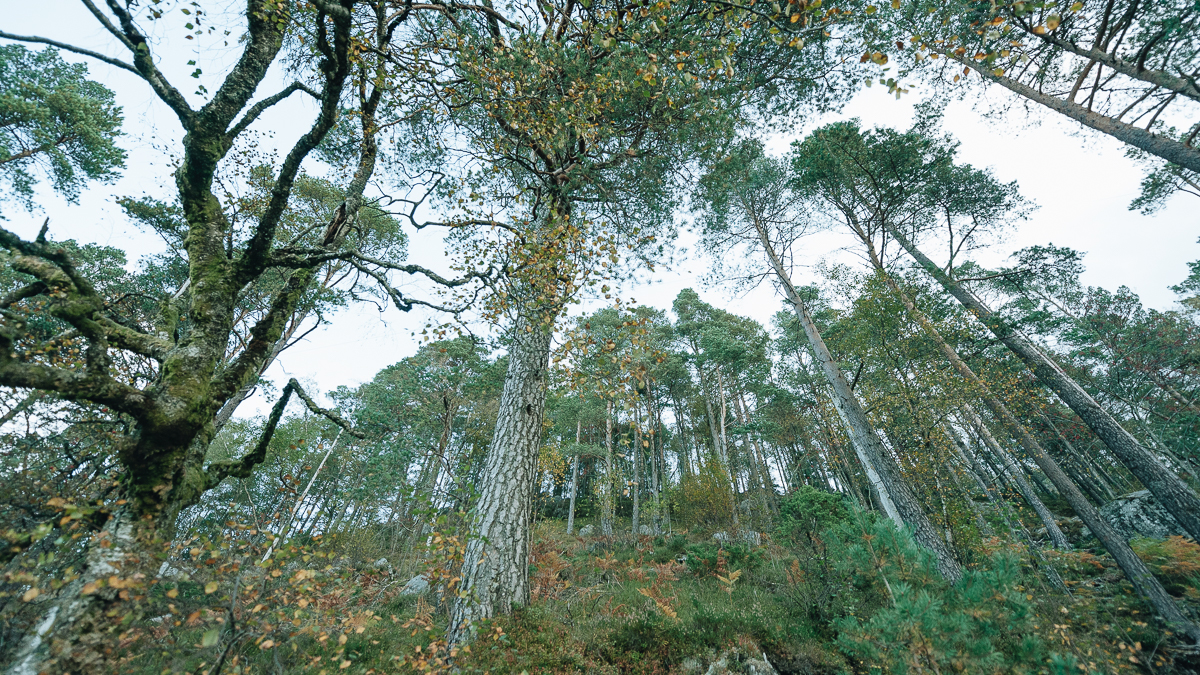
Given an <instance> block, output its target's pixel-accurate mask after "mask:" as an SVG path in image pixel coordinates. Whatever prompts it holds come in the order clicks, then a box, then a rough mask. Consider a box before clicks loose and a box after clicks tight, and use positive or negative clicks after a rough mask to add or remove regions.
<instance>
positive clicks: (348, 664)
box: [338, 661, 350, 670]
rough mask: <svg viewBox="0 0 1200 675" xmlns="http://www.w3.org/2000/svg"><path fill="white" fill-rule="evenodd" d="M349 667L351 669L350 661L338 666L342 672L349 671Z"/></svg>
mask: <svg viewBox="0 0 1200 675" xmlns="http://www.w3.org/2000/svg"><path fill="white" fill-rule="evenodd" d="M349 667H350V662H349V661H342V665H340V666H338V668H339V669H340V670H345V669H347V668H349Z"/></svg>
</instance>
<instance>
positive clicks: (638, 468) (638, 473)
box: [630, 405, 645, 538]
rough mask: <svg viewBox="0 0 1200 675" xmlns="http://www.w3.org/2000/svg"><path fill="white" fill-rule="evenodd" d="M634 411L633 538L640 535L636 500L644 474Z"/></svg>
mask: <svg viewBox="0 0 1200 675" xmlns="http://www.w3.org/2000/svg"><path fill="white" fill-rule="evenodd" d="M636 411H637V406H636V405H635V406H634V418H633V485H632V486H631V488H632V490H633V523H632V526H633V527H632V529H631V530H630V534H632V535H633V536H634V537H635V538H636V537H637V536H638V535H639V534H641V532H640V530H638V526H639V525H640V520H641V509H640V508H639V507H640V506H641V501H640V500H639V499H638V496H639V495H640V494H641V492H642V475H643V474H644V473H645V472H644V471H643V470H642V469H643V467H642V424H641V421H640V420H639V419H638V417H640V415H638V414H637V413H636Z"/></svg>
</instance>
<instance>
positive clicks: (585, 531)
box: [579, 525, 596, 537]
mask: <svg viewBox="0 0 1200 675" xmlns="http://www.w3.org/2000/svg"><path fill="white" fill-rule="evenodd" d="M595 533H596V527H595V526H594V525H584V526H583V527H581V528H579V536H581V537H590V536H592V535H593V534H595Z"/></svg>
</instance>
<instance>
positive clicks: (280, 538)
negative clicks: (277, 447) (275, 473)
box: [262, 427, 342, 562]
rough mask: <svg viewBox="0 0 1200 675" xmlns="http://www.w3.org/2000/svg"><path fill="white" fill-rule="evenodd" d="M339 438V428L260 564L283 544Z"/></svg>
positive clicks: (340, 434)
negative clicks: (297, 513)
mask: <svg viewBox="0 0 1200 675" xmlns="http://www.w3.org/2000/svg"><path fill="white" fill-rule="evenodd" d="M341 438H342V429H341V428H340V427H339V428H338V432H337V436H334V437H333V442H332V443H330V444H329V449H328V450H326V451H325V455H324V456H323V457H321V463H320V464H318V465H317V468H316V469H314V470H313V474H312V477H311V478H309V479H308V485H305V486H304V492H301V493H300V497H298V498H297V499H296V504H295V505H294V506H292V510H291V513H289V514H288V519H287V522H285V523H284V524H283V527H282V528H281V529H280V530H279V535H278V536H276V537H275V539H273V540H272V541H271V545H270V546H268V547H267V552H266V554H265V555H264V556H263V559H262V562H266V561H267V559H268V558H270V557H271V553H273V552H274V551H275V548H276V547H277V546H278V545H279V544H281V543H283V539H284V537H287V535H288V530H289V529H290V528H291V526H292V521H293V520H295V519H296V512H297V511H299V510H300V505H301V504H303V503H304V500H305V499H307V498H308V491H309V490H311V489H312V486H313V483H315V482H317V476H319V475H321V469H323V468H324V467H325V462H326V461H327V460H328V459H329V456H330V455H332V454H333V449H334V448H336V447H337V444H338V441H339V440H341Z"/></svg>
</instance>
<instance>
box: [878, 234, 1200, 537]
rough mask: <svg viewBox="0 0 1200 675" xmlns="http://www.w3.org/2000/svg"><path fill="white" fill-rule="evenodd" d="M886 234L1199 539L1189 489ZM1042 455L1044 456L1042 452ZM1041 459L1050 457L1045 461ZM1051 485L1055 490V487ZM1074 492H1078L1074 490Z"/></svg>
mask: <svg viewBox="0 0 1200 675" xmlns="http://www.w3.org/2000/svg"><path fill="white" fill-rule="evenodd" d="M888 232H889V233H890V234H891V235H892V237H893V238H895V239H896V241H897V242H899V244H900V245H901V246H903V247H904V249H905V250H906V251H908V253H909V255H911V256H912V257H913V258H914V259H916V261H917V262H918V263H919V264H920V265H921V267H923V268H924V269H925V270H926V271H927V272H928V273H929V274H930V275H932V276H933V277H934V278H935V279H937V281H938V283H940V284H941V285H942V287H943V288H945V289H946V291H948V292H949V293H950V294H951V295H953V296H954V297H955V299H957V300H958V301H959V302H960V303H962V305H963V307H966V308H967V309H968V310H969V311H971V312H972V313H974V314H975V316H976V317H977V318H978V319H979V320H980V321H982V322H983V323H984V325H986V326H987V327H988V329H989V330H991V331H992V333H993V334H995V336H996V337H997V338H999V339H1000V341H1001V342H1003V343H1004V344H1005V346H1007V347H1008V348H1009V349H1010V350H1011V351H1012V352H1013V353H1014V354H1016V355H1017V356H1018V357H1020V359H1021V360H1022V361H1024V362H1025V365H1027V366H1028V367H1029V368H1030V370H1032V371H1033V373H1034V374H1035V375H1037V377H1038V379H1039V380H1041V381H1042V382H1043V383H1045V384H1046V385H1047V386H1049V387H1050V388H1051V389H1052V390H1053V391H1054V392H1055V393H1056V394H1058V397H1059V398H1060V399H1062V401H1063V402H1064V403H1066V404H1067V405H1068V406H1069V407H1070V408H1071V409H1072V410H1074V411H1075V414H1076V415H1079V418H1080V419H1082V420H1083V422H1084V423H1085V424H1087V425H1088V427H1090V428H1091V429H1092V431H1093V432H1095V434H1096V435H1097V436H1098V437H1100V440H1101V441H1103V442H1104V444H1105V445H1107V446H1108V448H1109V449H1110V450H1112V452H1113V454H1114V455H1116V456H1117V457H1118V458H1119V459H1120V460H1121V462H1122V463H1123V464H1124V465H1125V466H1126V467H1128V469H1129V470H1130V472H1132V473H1133V475H1134V476H1137V478H1138V480H1140V481H1141V482H1142V484H1143V485H1145V486H1146V489H1148V490H1150V492H1151V493H1152V494H1153V495H1154V496H1155V498H1156V499H1158V501H1159V503H1160V504H1162V505H1163V507H1164V508H1166V509H1167V510H1168V511H1170V512H1171V515H1173V516H1175V519H1176V520H1178V521H1179V524H1180V525H1182V526H1183V527H1184V529H1185V530H1187V532H1188V534H1190V535H1191V536H1192V538H1193V539H1200V499H1197V497H1196V494H1195V493H1194V492H1192V490H1191V488H1189V487H1188V485H1187V483H1185V482H1183V480H1182V479H1180V478H1179V476H1177V475H1175V474H1174V473H1172V472H1171V471H1170V470H1168V469H1167V468H1166V467H1165V466H1163V465H1162V463H1161V462H1159V461H1158V459H1157V458H1156V457H1154V455H1152V454H1151V453H1150V452H1149V451H1148V450H1146V448H1144V447H1142V445H1141V444H1140V443H1138V442H1137V439H1135V438H1134V437H1133V436H1132V435H1131V434H1130V433H1129V432H1128V431H1126V430H1125V429H1124V428H1123V427H1122V426H1121V425H1120V424H1118V423H1117V421H1116V420H1115V419H1113V417H1112V416H1111V415H1109V414H1108V412H1107V411H1106V410H1104V409H1103V408H1101V407H1100V404H1098V403H1096V401H1095V399H1093V398H1092V397H1091V395H1089V394H1088V393H1087V392H1086V391H1084V390H1083V388H1082V387H1080V386H1079V384H1078V383H1077V382H1075V380H1073V379H1071V377H1070V376H1068V375H1067V374H1066V373H1065V372H1064V371H1063V369H1062V368H1060V367H1059V366H1058V364H1057V363H1055V362H1054V361H1052V360H1051V359H1050V358H1049V357H1047V356H1046V355H1045V354H1043V353H1042V351H1041V350H1040V349H1038V348H1037V347H1036V346H1035V345H1034V344H1033V343H1032V342H1030V341H1029V340H1028V339H1027V338H1026V337H1025V336H1023V335H1021V334H1019V333H1018V332H1017V331H1015V330H1013V329H1012V327H1010V326H1009V325H1008V324H1007V323H1006V322H1005V321H1004V320H1003V319H1002V318H1000V317H999V316H997V315H996V314H995V313H993V312H992V311H991V310H989V309H988V308H987V307H986V306H985V305H984V304H983V302H982V301H980V300H979V299H978V298H976V297H975V296H974V295H973V294H972V293H971V292H970V291H968V290H967V289H965V288H963V287H962V286H961V285H960V284H959V283H958V282H956V281H954V280H953V279H951V278H950V277H949V276H948V275H947V274H946V273H945V272H944V271H943V270H942V269H941V268H940V267H938V266H937V265H936V264H934V262H933V261H932V260H930V259H929V258H927V257H926V256H925V254H924V253H921V251H919V250H918V249H917V248H916V247H915V246H913V244H912V242H911V241H909V239H908V238H907V237H906V236H904V235H903V233H901V232H899V231H897V230H896V229H895V228H891V227H889V228H888ZM1042 454H1043V455H1045V452H1043V453H1042ZM1045 456H1047V457H1048V455H1045ZM1056 466H1057V465H1056ZM1042 471H1043V472H1045V469H1044V468H1043V469H1042ZM1060 473H1061V470H1060ZM1064 477H1065V476H1064ZM1051 482H1053V481H1051ZM1055 485H1056V487H1057V483H1056V484H1055ZM1059 490H1060V491H1061V490H1062V488H1061V487H1059ZM1076 491H1078V489H1077V488H1076Z"/></svg>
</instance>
